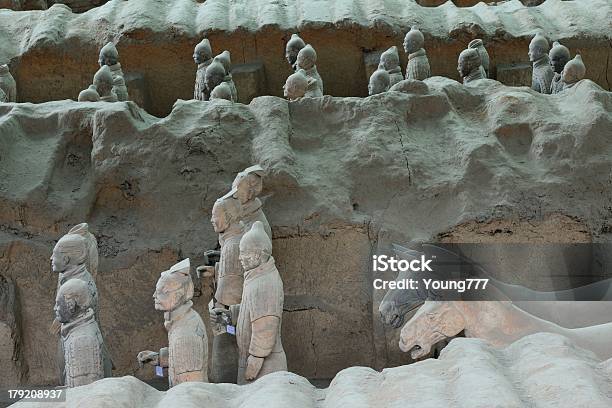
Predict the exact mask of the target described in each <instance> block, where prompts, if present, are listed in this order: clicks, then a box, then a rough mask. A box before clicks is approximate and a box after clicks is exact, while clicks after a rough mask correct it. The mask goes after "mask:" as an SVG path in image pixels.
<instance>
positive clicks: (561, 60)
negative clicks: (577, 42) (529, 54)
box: [550, 55, 568, 74]
mask: <svg viewBox="0 0 612 408" xmlns="http://www.w3.org/2000/svg"><path fill="white" fill-rule="evenodd" d="M567 61H568V58H567V57H566V56H565V55H553V56H552V58H551V59H550V65H551V66H552V68H553V71H555V72H556V73H557V74H560V73H562V72H563V68H564V67H565V64H567Z"/></svg>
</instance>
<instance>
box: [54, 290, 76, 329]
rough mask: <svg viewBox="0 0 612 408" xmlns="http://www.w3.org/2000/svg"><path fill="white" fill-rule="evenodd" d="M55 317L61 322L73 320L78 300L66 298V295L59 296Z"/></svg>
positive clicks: (56, 301) (56, 302) (55, 307)
mask: <svg viewBox="0 0 612 408" xmlns="http://www.w3.org/2000/svg"><path fill="white" fill-rule="evenodd" d="M53 310H54V311H55V317H56V318H57V320H58V321H59V322H60V323H68V322H70V321H71V320H72V318H73V316H74V314H75V312H76V302H75V301H74V300H66V298H65V297H64V296H59V297H58V298H57V299H56V300H55V306H54V307H53Z"/></svg>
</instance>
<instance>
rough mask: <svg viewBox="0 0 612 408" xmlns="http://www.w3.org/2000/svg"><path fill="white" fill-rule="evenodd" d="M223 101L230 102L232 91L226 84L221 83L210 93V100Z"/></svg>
mask: <svg viewBox="0 0 612 408" xmlns="http://www.w3.org/2000/svg"><path fill="white" fill-rule="evenodd" d="M215 99H225V100H228V101H232V89H231V88H230V86H229V84H228V83H227V82H221V83H220V84H219V85H217V86H215V88H214V89H213V90H212V92H211V93H210V100H211V101H213V100H215Z"/></svg>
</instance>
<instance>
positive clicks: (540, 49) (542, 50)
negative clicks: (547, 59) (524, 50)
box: [528, 33, 550, 62]
mask: <svg viewBox="0 0 612 408" xmlns="http://www.w3.org/2000/svg"><path fill="white" fill-rule="evenodd" d="M549 47H550V46H549V44H548V40H547V39H546V37H544V35H543V34H542V33H537V34H536V35H535V37H533V38H532V40H531V42H530V43H529V54H528V55H529V61H531V62H535V61H537V60H539V59H540V58H542V57H544V56H545V55H547V54H548V49H549Z"/></svg>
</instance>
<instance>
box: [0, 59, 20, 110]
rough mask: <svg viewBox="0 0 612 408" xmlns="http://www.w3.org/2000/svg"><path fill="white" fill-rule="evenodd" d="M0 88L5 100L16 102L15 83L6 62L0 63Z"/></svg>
mask: <svg viewBox="0 0 612 408" xmlns="http://www.w3.org/2000/svg"><path fill="white" fill-rule="evenodd" d="M0 89H2V90H3V91H4V93H5V95H6V97H5V99H6V102H17V83H16V82H15V78H13V76H12V75H11V71H9V67H8V65H6V64H4V65H0Z"/></svg>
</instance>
